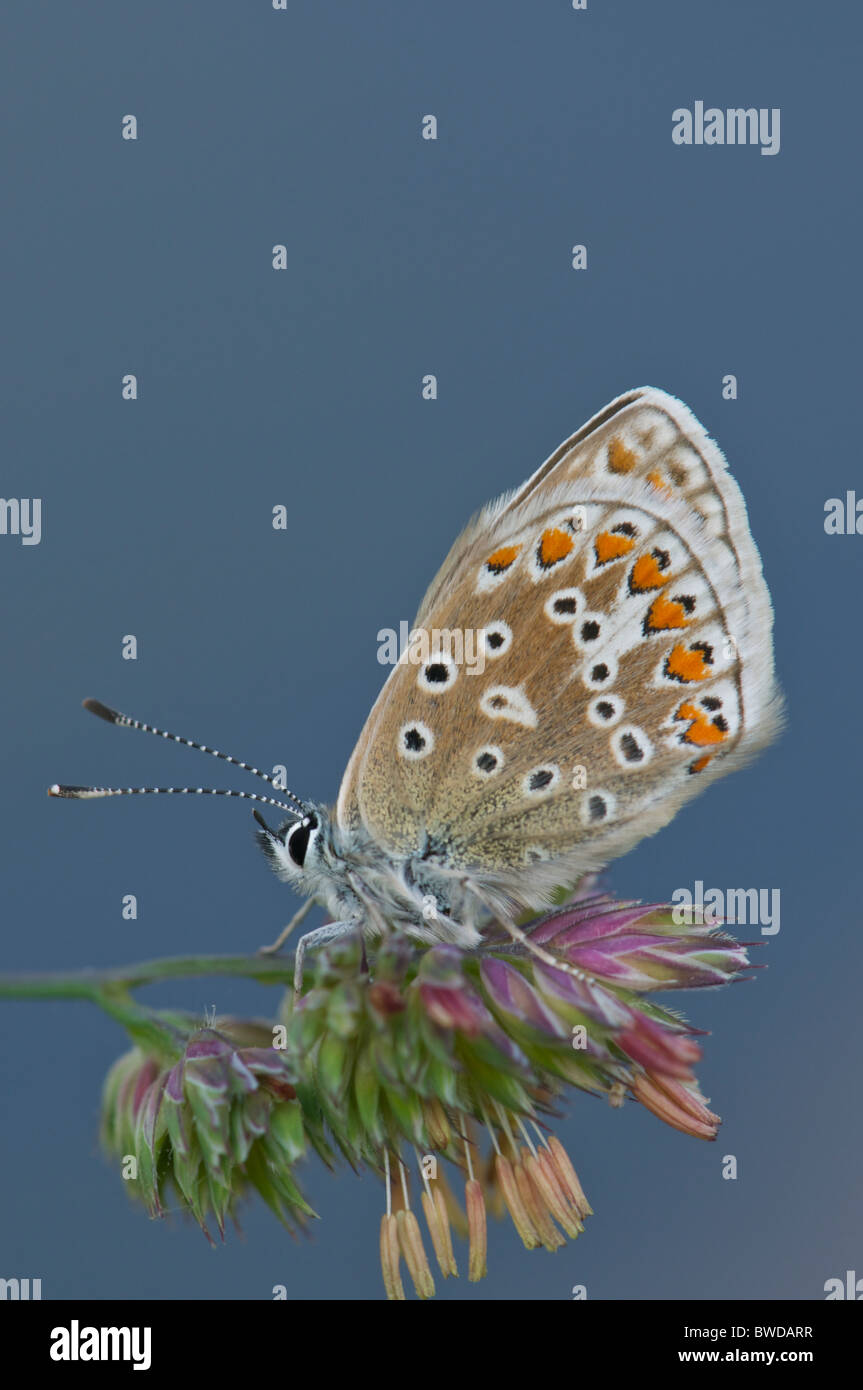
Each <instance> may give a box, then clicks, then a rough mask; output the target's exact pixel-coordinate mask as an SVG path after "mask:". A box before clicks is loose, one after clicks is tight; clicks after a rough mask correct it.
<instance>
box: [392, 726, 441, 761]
mask: <svg viewBox="0 0 863 1390" xmlns="http://www.w3.org/2000/svg"><path fill="white" fill-rule="evenodd" d="M396 748H397V750H398V754H399V757H401V758H406V759H407V760H408V762H411V763H415V762H418V761H419V759H420V758H427V757H428V755H429V753H431V751H432V749H433V748H434V734H433V733H432V731H431V729H430V728H429V726H428V724H424V723H423V722H422V720H421V719H411V720H410V721H409V722H408V723H407V724H402V727H401V728H400V729H399V731H398V736H397V739H396Z"/></svg>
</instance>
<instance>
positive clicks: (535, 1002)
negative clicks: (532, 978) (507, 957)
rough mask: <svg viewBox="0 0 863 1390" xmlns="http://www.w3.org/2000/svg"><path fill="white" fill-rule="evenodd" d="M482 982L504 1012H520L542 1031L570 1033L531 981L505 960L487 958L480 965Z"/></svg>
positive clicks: (555, 1035)
mask: <svg viewBox="0 0 863 1390" xmlns="http://www.w3.org/2000/svg"><path fill="white" fill-rule="evenodd" d="M480 973H481V976H482V982H483V985H484V986H485V989H486V991H487V993H488V994H489V997H490V998H491V1000H492V1002H493V1003H495V1004H497V1006H498V1008H500V1009H502V1010H503V1011H504V1012H505V1013H509V1014H512V1015H517V1016H518V1017H519V1018H520V1020H521V1021H522V1022H524V1023H530V1024H531V1025H532V1026H533V1027H534V1028H538V1029H539V1030H540V1032H543V1033H549V1034H551V1035H552V1036H553V1037H557V1038H564V1037H567V1036H568V1030H567V1028H566V1025H565V1024H564V1023H563V1022H562V1020H561V1019H559V1018H558V1017H557V1015H556V1014H554V1013H552V1011H551V1009H549V1008H548V1007H547V1005H546V1004H544V1003H543V1001H542V999H541V998H540V996H539V994H538V993H537V991H536V990H535V989H534V988H533V986H532V985H531V984H530V982H529V981H528V980H526V979H525V977H524V976H523V975H522V974H521V972H520V971H519V970H516V968H515V966H513V965H510V964H509V963H508V962H507V961H504V960H494V959H491V958H490V959H488V960H484V961H483V962H482V965H481V966H480Z"/></svg>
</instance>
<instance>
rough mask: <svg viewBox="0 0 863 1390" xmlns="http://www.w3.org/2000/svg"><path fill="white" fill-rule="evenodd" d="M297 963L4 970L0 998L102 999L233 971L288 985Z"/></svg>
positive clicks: (248, 960) (264, 960) (178, 960)
mask: <svg viewBox="0 0 863 1390" xmlns="http://www.w3.org/2000/svg"><path fill="white" fill-rule="evenodd" d="M293 973H294V968H293V962H292V961H289V960H285V959H284V958H280V957H276V956H164V957H163V958H162V959H161V960H148V961H142V962H141V963H140V964H138V965H121V966H113V967H110V968H109V969H107V970H64V971H52V972H50V973H47V974H26V975H11V974H7V975H3V974H0V999H90V1000H92V1001H93V1002H94V1003H98V1004H102V1006H103V1007H104V999H105V996H106V994H107V993H108V992H110V993H111V994H112V995H113V996H114V997H117V996H116V994H115V991H116V990H117V989H118V988H119V989H120V990H121V991H127V990H130V989H137V988H139V987H140V986H141V985H150V984H154V983H155V982H156V981H158V980H177V979H181V978H183V977H188V976H195V975H230V976H234V977H236V978H237V979H245V980H257V981H258V982H259V983H260V984H270V985H283V984H288V983H290V981H291V980H292V979H293Z"/></svg>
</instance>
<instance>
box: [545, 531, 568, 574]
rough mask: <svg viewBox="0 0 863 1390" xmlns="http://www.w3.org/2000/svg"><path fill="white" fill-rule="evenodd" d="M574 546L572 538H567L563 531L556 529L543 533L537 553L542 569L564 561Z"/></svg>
mask: <svg viewBox="0 0 863 1390" xmlns="http://www.w3.org/2000/svg"><path fill="white" fill-rule="evenodd" d="M574 545H575V541H574V540H573V539H572V536H568V535H567V534H566V532H565V531H558V529H557V528H556V527H552V528H551V529H550V530H548V531H543V533H542V535H541V537H540V541H539V549H538V551H537V555H538V558H539V563H540V564H541V565H542V566H543V568H544V569H549V568H550V567H551V566H552V565H556V564H558V563H559V562H560V561H561V560H565V559H566V557H567V555H568V554H569V553H570V551H571V550H572V548H573V546H574Z"/></svg>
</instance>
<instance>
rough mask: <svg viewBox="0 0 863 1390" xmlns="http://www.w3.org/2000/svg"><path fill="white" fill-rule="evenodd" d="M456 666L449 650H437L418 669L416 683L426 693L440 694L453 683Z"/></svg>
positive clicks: (455, 676) (455, 675) (456, 671)
mask: <svg viewBox="0 0 863 1390" xmlns="http://www.w3.org/2000/svg"><path fill="white" fill-rule="evenodd" d="M457 676H458V667H457V666H456V664H455V661H454V660H453V658H452V656H451V655H450V653H449V652H439V653H437V654H436V655H435V656H432V657H430V658H429V660H428V661H426V662H424V663H423V665H422V666H421V667H420V669H419V674H418V676H417V685H418V686H419V688H420V690H424V691H426V693H427V694H428V695H442V694H443V692H444V691H445V690H449V689H450V687H451V686H453V685H455V682H456V678H457Z"/></svg>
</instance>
